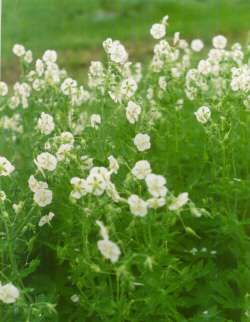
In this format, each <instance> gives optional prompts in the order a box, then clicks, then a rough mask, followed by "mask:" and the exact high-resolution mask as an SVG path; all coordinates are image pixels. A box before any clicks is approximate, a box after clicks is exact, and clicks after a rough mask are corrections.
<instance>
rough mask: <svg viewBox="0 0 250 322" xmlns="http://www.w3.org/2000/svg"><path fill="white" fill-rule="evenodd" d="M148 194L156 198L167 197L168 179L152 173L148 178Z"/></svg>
mask: <svg viewBox="0 0 250 322" xmlns="http://www.w3.org/2000/svg"><path fill="white" fill-rule="evenodd" d="M146 184H147V187H148V192H149V193H150V194H151V195H152V196H153V197H155V198H159V197H165V196H166V194H167V191H168V189H167V188H166V186H165V185H166V179H165V178H164V177H163V176H161V175H157V174H153V173H150V174H148V175H147V177H146Z"/></svg>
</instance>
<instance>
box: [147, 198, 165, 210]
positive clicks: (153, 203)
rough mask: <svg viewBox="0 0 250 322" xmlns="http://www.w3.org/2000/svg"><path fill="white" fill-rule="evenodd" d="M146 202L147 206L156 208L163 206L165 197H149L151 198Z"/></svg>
mask: <svg viewBox="0 0 250 322" xmlns="http://www.w3.org/2000/svg"><path fill="white" fill-rule="evenodd" d="M147 203H148V207H149V208H152V209H157V208H160V207H163V206H165V204H166V200H165V198H151V199H148V201H147Z"/></svg>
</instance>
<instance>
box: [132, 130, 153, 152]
mask: <svg viewBox="0 0 250 322" xmlns="http://www.w3.org/2000/svg"><path fill="white" fill-rule="evenodd" d="M134 145H135V146H136V147H137V149H138V151H141V152H142V151H145V150H149V149H150V147H151V143H150V136H149V135H148V134H143V133H138V134H136V136H135V138H134Z"/></svg>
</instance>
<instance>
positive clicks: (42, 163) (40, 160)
mask: <svg viewBox="0 0 250 322" xmlns="http://www.w3.org/2000/svg"><path fill="white" fill-rule="evenodd" d="M34 162H35V164H36V166H37V167H38V169H42V170H48V171H54V170H55V169H56V166H57V159H56V157H55V156H54V155H53V154H51V153H49V152H43V153H41V154H39V155H38V156H37V158H36V160H34Z"/></svg>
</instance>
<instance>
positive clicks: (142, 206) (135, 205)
mask: <svg viewBox="0 0 250 322" xmlns="http://www.w3.org/2000/svg"><path fill="white" fill-rule="evenodd" d="M128 204H129V208H130V211H131V213H132V214H133V215H135V216H139V217H144V216H146V214H147V212H148V204H147V202H146V201H144V200H142V199H141V198H139V197H138V196H137V195H131V196H130V197H129V198H128Z"/></svg>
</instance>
